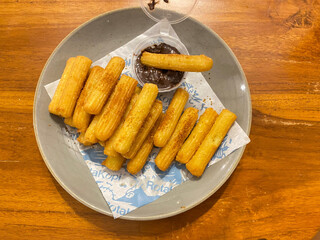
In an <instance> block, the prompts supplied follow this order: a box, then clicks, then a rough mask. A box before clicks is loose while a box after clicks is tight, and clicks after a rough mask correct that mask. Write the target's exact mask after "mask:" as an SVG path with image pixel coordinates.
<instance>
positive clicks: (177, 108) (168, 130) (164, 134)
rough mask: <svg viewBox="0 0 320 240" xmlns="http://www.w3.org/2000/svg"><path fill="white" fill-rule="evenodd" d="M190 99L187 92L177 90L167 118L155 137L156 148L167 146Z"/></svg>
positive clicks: (166, 114) (167, 112) (163, 120)
mask: <svg viewBox="0 0 320 240" xmlns="http://www.w3.org/2000/svg"><path fill="white" fill-rule="evenodd" d="M188 98H189V93H188V92H187V91H186V90H184V89H182V88H178V89H177V91H176V92H175V94H174V96H173V98H172V100H171V102H170V105H169V107H168V110H167V111H166V113H165V116H164V118H163V119H162V122H161V123H160V126H159V128H158V130H157V132H156V134H155V135H154V145H155V146H157V147H164V146H165V145H166V143H167V142H168V140H169V139H170V137H171V135H172V133H173V131H174V129H175V127H176V125H177V123H178V120H179V118H180V116H181V113H182V111H183V109H184V106H185V105H186V103H187V101H188Z"/></svg>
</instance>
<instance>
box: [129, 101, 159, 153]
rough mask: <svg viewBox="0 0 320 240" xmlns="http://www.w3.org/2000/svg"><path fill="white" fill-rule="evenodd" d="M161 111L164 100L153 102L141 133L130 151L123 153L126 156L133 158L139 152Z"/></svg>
mask: <svg viewBox="0 0 320 240" xmlns="http://www.w3.org/2000/svg"><path fill="white" fill-rule="evenodd" d="M161 113H162V102H161V101H159V100H156V101H155V102H154V103H153V106H152V108H151V110H150V113H149V115H148V117H147V118H146V120H145V122H144V123H143V126H142V127H141V128H140V130H139V133H138V135H137V136H136V139H135V140H134V143H133V144H132V146H131V148H130V150H129V152H127V153H125V154H123V156H124V157H125V158H127V159H132V158H133V157H134V156H135V155H136V154H137V152H138V150H139V149H140V147H141V145H142V144H143V142H144V140H145V139H146V137H147V136H148V134H149V132H150V131H151V129H152V128H153V126H154V124H155V122H156V121H157V119H158V118H159V116H160V114H161Z"/></svg>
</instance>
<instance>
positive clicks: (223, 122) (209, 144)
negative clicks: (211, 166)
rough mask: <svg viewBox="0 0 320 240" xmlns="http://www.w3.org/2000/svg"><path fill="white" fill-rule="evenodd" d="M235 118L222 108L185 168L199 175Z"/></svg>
mask: <svg viewBox="0 0 320 240" xmlns="http://www.w3.org/2000/svg"><path fill="white" fill-rule="evenodd" d="M236 118H237V116H236V115H235V114H234V113H232V112H230V111H229V110H227V109H224V110H222V112H221V113H220V115H219V116H218V118H217V120H216V121H215V123H214V124H213V126H212V128H211V130H210V132H209V133H208V134H207V136H206V137H205V139H204V140H203V142H202V143H201V145H200V147H199V149H198V150H197V152H196V153H195V154H194V156H193V157H192V158H191V160H190V161H189V162H188V163H187V164H186V167H187V169H188V170H189V172H190V173H191V174H192V175H194V176H197V177H200V176H201V175H202V174H203V172H204V170H205V168H206V166H207V164H208V163H209V161H210V160H211V158H212V156H213V154H214V153H215V152H216V150H217V149H218V147H219V146H220V144H221V142H222V140H223V139H224V137H225V136H226V134H227V132H228V131H229V129H230V127H231V126H232V124H233V123H234V121H235V120H236Z"/></svg>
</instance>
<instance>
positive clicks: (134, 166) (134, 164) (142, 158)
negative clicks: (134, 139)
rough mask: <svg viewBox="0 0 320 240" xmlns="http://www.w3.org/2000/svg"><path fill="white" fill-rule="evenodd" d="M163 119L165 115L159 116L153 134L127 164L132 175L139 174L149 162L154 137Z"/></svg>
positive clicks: (151, 133)
mask: <svg viewBox="0 0 320 240" xmlns="http://www.w3.org/2000/svg"><path fill="white" fill-rule="evenodd" d="M162 118H163V113H161V115H160V116H159V118H158V120H157V121H156V123H155V124H154V126H153V128H152V130H151V132H150V133H149V135H148V136H147V138H146V139H145V140H144V142H143V144H142V146H141V147H140V149H139V151H138V152H137V154H136V155H135V156H134V157H133V158H132V159H130V160H129V162H128V164H127V170H128V172H129V173H131V174H133V175H134V174H137V173H138V172H140V170H141V169H142V168H143V166H144V164H145V163H146V162H147V160H148V157H149V154H150V152H151V150H152V148H153V136H154V134H155V132H156V130H157V128H158V126H159V124H160V122H161V120H162Z"/></svg>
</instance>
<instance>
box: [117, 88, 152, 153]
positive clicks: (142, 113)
mask: <svg viewBox="0 0 320 240" xmlns="http://www.w3.org/2000/svg"><path fill="white" fill-rule="evenodd" d="M157 95H158V87H157V85H155V84H151V83H146V84H145V85H144V86H143V88H142V91H141V93H140V94H139V97H138V100H137V102H136V103H135V104H134V106H133V107H132V109H131V111H130V113H129V115H128V117H127V118H126V119H125V121H124V123H123V126H122V128H121V129H120V132H119V136H118V137H117V139H116V141H115V144H114V149H115V150H116V151H117V152H118V153H121V154H125V153H127V152H128V151H129V150H130V147H131V145H132V143H133V141H134V139H135V137H136V136H137V134H138V132H139V130H140V128H141V126H142V124H143V122H144V120H145V119H146V117H147V116H148V114H149V112H150V109H151V107H152V105H153V103H154V101H155V100H156V97H157Z"/></svg>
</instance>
